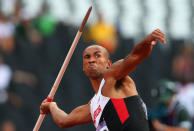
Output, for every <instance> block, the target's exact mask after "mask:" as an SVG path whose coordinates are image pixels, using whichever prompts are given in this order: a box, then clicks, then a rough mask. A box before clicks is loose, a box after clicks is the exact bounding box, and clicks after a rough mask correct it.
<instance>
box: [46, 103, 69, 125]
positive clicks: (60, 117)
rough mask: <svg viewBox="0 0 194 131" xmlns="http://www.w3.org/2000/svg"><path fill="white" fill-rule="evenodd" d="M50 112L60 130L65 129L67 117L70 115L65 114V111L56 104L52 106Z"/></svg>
mask: <svg viewBox="0 0 194 131" xmlns="http://www.w3.org/2000/svg"><path fill="white" fill-rule="evenodd" d="M50 112H51V115H52V118H53V120H54V122H55V123H56V124H57V125H58V126H59V127H60V128H64V127H65V123H66V122H65V120H66V117H67V116H68V114H67V113H65V112H64V111H62V110H61V109H59V108H58V106H57V104H56V103H51V104H50Z"/></svg>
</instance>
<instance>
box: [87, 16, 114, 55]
mask: <svg viewBox="0 0 194 131" xmlns="http://www.w3.org/2000/svg"><path fill="white" fill-rule="evenodd" d="M89 36H90V40H93V41H95V42H96V43H98V44H99V45H101V46H103V47H105V48H106V49H107V50H108V51H109V52H110V53H114V51H115V50H116V48H117V32H116V29H115V27H114V26H113V25H111V24H107V23H105V22H104V21H103V18H102V15H101V14H100V13H98V21H97V23H96V24H94V25H91V26H90V28H89Z"/></svg>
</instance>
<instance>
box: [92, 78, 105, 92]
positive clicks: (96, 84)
mask: <svg viewBox="0 0 194 131" xmlns="http://www.w3.org/2000/svg"><path fill="white" fill-rule="evenodd" d="M101 81H102V78H101V77H100V78H98V79H91V78H90V82H91V83H92V87H93V89H94V91H95V92H96V93H97V92H98V89H99V86H100V83H101Z"/></svg>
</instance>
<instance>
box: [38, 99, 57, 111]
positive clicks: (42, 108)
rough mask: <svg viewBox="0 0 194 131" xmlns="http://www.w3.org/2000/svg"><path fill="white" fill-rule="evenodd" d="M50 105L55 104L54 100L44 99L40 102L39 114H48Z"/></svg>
mask: <svg viewBox="0 0 194 131" xmlns="http://www.w3.org/2000/svg"><path fill="white" fill-rule="evenodd" d="M51 105H56V103H55V102H46V100H44V101H43V102H42V104H41V105H40V114H50V113H51V112H50V107H51Z"/></svg>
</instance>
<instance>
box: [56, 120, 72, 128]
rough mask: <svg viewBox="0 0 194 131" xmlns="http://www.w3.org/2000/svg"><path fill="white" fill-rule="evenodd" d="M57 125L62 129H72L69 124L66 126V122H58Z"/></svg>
mask: <svg viewBox="0 0 194 131" xmlns="http://www.w3.org/2000/svg"><path fill="white" fill-rule="evenodd" d="M56 124H57V125H58V127H60V128H69V127H71V126H70V125H68V124H66V123H65V122H62V121H60V122H56Z"/></svg>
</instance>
